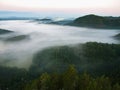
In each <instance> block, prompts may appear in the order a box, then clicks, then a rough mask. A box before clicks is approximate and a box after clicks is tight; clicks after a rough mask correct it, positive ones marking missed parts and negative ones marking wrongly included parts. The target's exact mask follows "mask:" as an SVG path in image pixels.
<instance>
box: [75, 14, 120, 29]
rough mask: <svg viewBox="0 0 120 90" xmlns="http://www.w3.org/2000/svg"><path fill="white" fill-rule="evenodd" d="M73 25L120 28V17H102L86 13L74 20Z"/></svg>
mask: <svg viewBox="0 0 120 90" xmlns="http://www.w3.org/2000/svg"><path fill="white" fill-rule="evenodd" d="M73 25H77V26H83V27H94V28H116V29H120V18H119V17H102V16H97V15H92V14H91V15H86V16H83V17H79V18H77V19H75V20H74V22H73Z"/></svg>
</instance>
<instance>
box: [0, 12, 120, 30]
mask: <svg viewBox="0 0 120 90" xmlns="http://www.w3.org/2000/svg"><path fill="white" fill-rule="evenodd" d="M5 13H6V12H5ZM0 20H33V21H35V22H38V23H39V24H41V23H44V24H57V25H69V26H78V27H89V28H104V29H120V17H112V16H110V17H103V16H97V15H94V14H90V15H86V16H82V17H79V18H75V19H73V18H72V19H71V18H70V19H62V20H55V18H40V19H39V18H38V17H5V18H0Z"/></svg>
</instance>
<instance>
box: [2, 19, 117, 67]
mask: <svg viewBox="0 0 120 90" xmlns="http://www.w3.org/2000/svg"><path fill="white" fill-rule="evenodd" d="M0 28H1V29H6V30H11V31H14V32H13V33H8V34H0V65H6V66H17V67H29V66H30V64H31V62H32V58H33V56H34V54H35V53H37V52H38V51H40V50H42V49H44V48H46V47H50V46H59V45H69V44H78V43H85V42H90V41H96V42H103V43H119V41H117V40H115V39H114V38H113V36H115V35H116V34H118V33H119V31H118V30H107V29H106V30H105V29H91V28H80V27H71V26H59V25H52V24H49V25H48V24H38V23H37V22H31V21H28V20H16V21H0Z"/></svg>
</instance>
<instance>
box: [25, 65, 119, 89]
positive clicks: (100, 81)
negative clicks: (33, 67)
mask: <svg viewBox="0 0 120 90" xmlns="http://www.w3.org/2000/svg"><path fill="white" fill-rule="evenodd" d="M56 77H57V78H56ZM53 78H55V79H53ZM53 82H54V83H53ZM59 82H61V83H59ZM33 86H34V87H33ZM119 89H120V85H119V84H118V83H116V84H111V80H110V79H109V78H108V77H105V76H100V77H96V78H93V77H91V76H90V75H89V74H87V73H83V74H80V75H79V74H78V73H77V71H76V69H75V68H74V66H69V68H68V69H67V71H65V72H64V73H63V74H59V75H57V74H56V75H55V77H53V75H52V74H47V73H44V74H42V75H41V76H40V78H38V79H36V80H34V81H32V82H31V83H30V84H27V85H26V87H25V90H119Z"/></svg>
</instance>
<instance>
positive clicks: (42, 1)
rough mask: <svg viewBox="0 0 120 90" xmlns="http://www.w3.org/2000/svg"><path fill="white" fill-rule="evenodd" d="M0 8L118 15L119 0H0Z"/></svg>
mask: <svg viewBox="0 0 120 90" xmlns="http://www.w3.org/2000/svg"><path fill="white" fill-rule="evenodd" d="M0 10H1V11H4V10H7V11H34V12H54V13H55V12H61V13H69V14H70V13H71V14H72V13H74V14H79V13H84V14H87V13H88V14H89V13H94V14H101V15H115V16H120V0H0Z"/></svg>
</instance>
